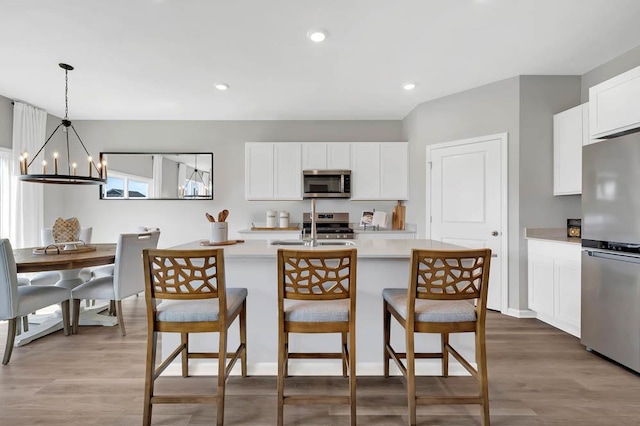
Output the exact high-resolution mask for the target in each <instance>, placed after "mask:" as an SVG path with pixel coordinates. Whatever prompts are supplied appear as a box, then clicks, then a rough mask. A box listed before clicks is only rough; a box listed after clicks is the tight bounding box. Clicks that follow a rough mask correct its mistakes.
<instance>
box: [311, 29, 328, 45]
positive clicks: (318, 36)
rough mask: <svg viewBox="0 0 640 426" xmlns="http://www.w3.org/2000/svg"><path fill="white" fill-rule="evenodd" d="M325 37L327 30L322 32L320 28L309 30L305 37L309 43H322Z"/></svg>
mask: <svg viewBox="0 0 640 426" xmlns="http://www.w3.org/2000/svg"><path fill="white" fill-rule="evenodd" d="M327 35H328V33H327V30H323V29H321V28H318V29H315V30H310V31H309V32H308V33H307V37H309V38H310V39H311V41H313V42H316V43H320V42H323V41H324V40H325V39H326V38H327Z"/></svg>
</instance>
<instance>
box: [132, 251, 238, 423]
mask: <svg viewBox="0 0 640 426" xmlns="http://www.w3.org/2000/svg"><path fill="white" fill-rule="evenodd" d="M144 276H145V277H144V278H145V300H146V305H147V323H148V327H147V330H148V337H147V361H146V378H145V393H144V414H143V424H144V425H150V424H151V413H152V408H153V405H154V404H175V403H180V404H194V403H196V404H213V403H216V405H217V418H216V424H217V425H219V426H220V425H222V424H223V423H224V398H225V383H226V380H227V378H228V376H229V373H230V372H231V369H232V368H233V366H234V364H235V362H236V361H237V360H238V359H240V364H241V372H242V377H246V376H247V346H246V342H247V339H246V335H247V327H246V322H247V289H246V288H227V287H226V282H225V268H224V251H223V249H203V250H151V249H148V250H144ZM160 302H162V303H160ZM236 318H239V331H240V343H239V345H238V348H237V349H236V350H235V351H234V352H227V334H228V330H229V327H230V326H231V324H233V322H234V321H235V319H236ZM161 332H162V333H180V336H181V343H180V345H178V347H177V348H176V349H175V350H174V351H173V352H172V353H171V355H169V356H168V358H167V359H166V360H164V361H163V362H162V363H161V364H160V365H159V366H157V367H156V356H157V343H158V333H161ZM210 332H214V333H218V352H214V353H211V352H207V353H204V352H190V351H189V334H190V333H210ZM178 355H182V376H183V377H188V376H189V359H192V358H195V359H202V358H214V359H216V358H217V359H218V380H217V381H218V387H217V392H216V394H214V395H185V394H184V393H183V394H178V395H167V394H163V395H156V394H155V389H154V384H155V380H156V379H157V378H158V377H159V376H160V374H162V372H163V371H164V369H165V368H167V366H168V365H169V364H171V362H172V361H173V360H174V359H175V358H176V357H177V356H178ZM227 359H229V362H228V363H227ZM249 403H250V401H249Z"/></svg>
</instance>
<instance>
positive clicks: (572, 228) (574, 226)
mask: <svg viewBox="0 0 640 426" xmlns="http://www.w3.org/2000/svg"><path fill="white" fill-rule="evenodd" d="M581 234H582V219H567V237H576V238H580V237H581Z"/></svg>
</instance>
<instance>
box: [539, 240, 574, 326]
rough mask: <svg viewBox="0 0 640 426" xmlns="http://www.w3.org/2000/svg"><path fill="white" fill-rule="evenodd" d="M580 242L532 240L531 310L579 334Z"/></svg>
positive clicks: (552, 322)
mask: <svg viewBox="0 0 640 426" xmlns="http://www.w3.org/2000/svg"><path fill="white" fill-rule="evenodd" d="M581 249H582V248H581V246H580V245H579V244H571V243H563V242H553V241H541V240H529V241H528V273H529V281H528V284H529V309H531V310H532V311H534V312H535V313H536V317H537V318H538V319H539V320H541V321H544V322H546V323H548V324H550V325H552V326H554V327H557V328H559V329H560V330H563V331H566V332H567V333H570V334H573V335H574V336H576V337H580V297H581V295H580V289H581V281H580V279H581V276H580V274H581V271H580V257H581Z"/></svg>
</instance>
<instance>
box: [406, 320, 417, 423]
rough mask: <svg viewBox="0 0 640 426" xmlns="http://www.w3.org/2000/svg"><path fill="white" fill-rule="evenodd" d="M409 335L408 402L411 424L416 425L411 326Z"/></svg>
mask: <svg viewBox="0 0 640 426" xmlns="http://www.w3.org/2000/svg"><path fill="white" fill-rule="evenodd" d="M406 333H407V400H408V401H407V402H408V404H409V424H410V425H411V426H415V424H416V360H415V345H414V337H415V335H414V333H413V330H412V329H411V328H410V324H407V325H406Z"/></svg>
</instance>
